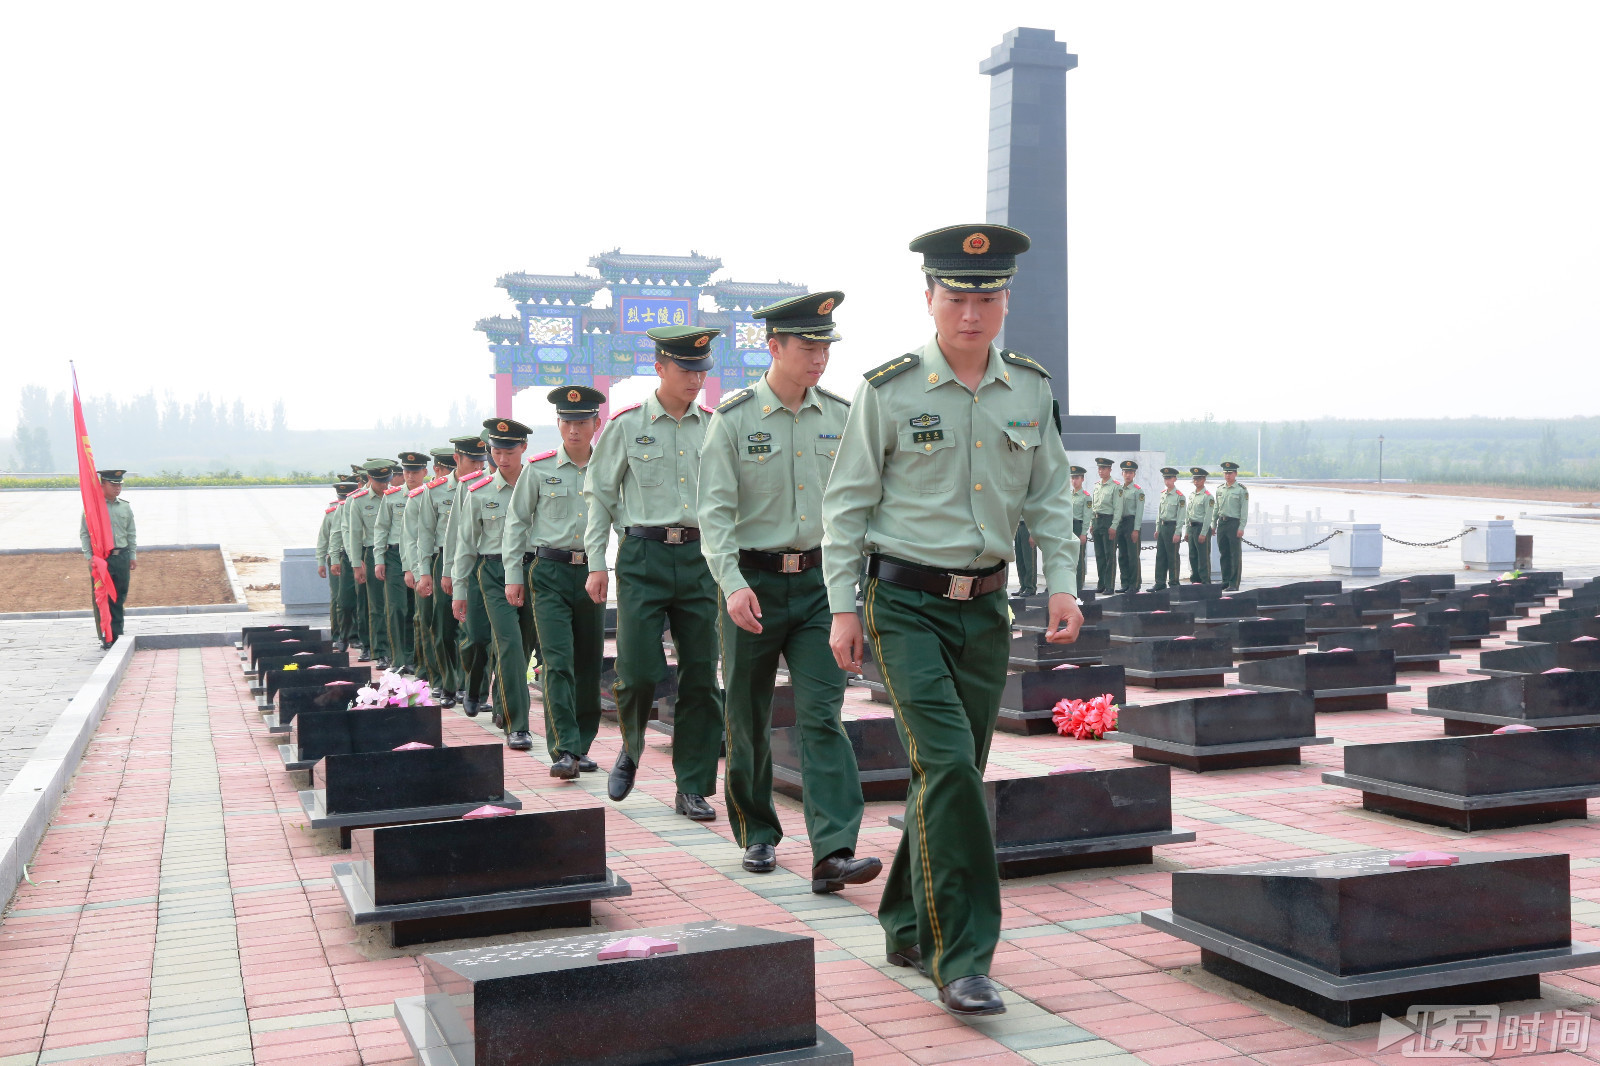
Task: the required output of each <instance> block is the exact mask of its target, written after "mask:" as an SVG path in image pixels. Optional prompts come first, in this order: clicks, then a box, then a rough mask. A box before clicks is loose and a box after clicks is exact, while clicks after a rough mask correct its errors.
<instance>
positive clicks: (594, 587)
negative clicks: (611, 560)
mask: <svg viewBox="0 0 1600 1066" xmlns="http://www.w3.org/2000/svg"><path fill="white" fill-rule="evenodd" d="M610 577H611V575H609V574H607V573H606V572H605V571H604V570H596V571H595V572H594V573H592V574H590V575H589V579H588V580H587V581H585V582H584V583H583V591H585V592H587V593H588V594H589V598H590V599H591V600H593V601H594V602H596V603H598V604H599V605H600V606H602V607H604V606H605V604H606V588H607V586H608V585H609V584H610Z"/></svg>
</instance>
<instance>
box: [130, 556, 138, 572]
mask: <svg viewBox="0 0 1600 1066" xmlns="http://www.w3.org/2000/svg"><path fill="white" fill-rule="evenodd" d="M128 569H129V570H137V569H139V560H137V559H129V560H128Z"/></svg>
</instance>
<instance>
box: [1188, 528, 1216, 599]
mask: <svg viewBox="0 0 1600 1066" xmlns="http://www.w3.org/2000/svg"><path fill="white" fill-rule="evenodd" d="M1201 537H1205V538H1206V540H1205V543H1203V544H1202V543H1201V542H1200V538H1201ZM1189 580H1190V581H1191V582H1193V583H1194V584H1197V585H1209V584H1211V531H1210V530H1209V529H1207V528H1206V527H1204V526H1202V525H1201V524H1200V523H1199V522H1190V523H1189Z"/></svg>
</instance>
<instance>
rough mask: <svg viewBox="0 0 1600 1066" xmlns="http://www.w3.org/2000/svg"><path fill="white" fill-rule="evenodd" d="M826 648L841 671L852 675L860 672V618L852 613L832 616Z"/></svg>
mask: <svg viewBox="0 0 1600 1066" xmlns="http://www.w3.org/2000/svg"><path fill="white" fill-rule="evenodd" d="M828 647H829V648H830V649H832V651H833V661H834V662H836V663H838V664H839V668H840V669H841V670H848V671H849V672H850V673H852V674H859V673H860V672H861V651H862V637H861V617H860V616H859V615H857V614H856V613H855V612H854V611H850V612H848V613H847V614H836V615H834V616H833V630H832V631H831V632H830V633H829V634H828Z"/></svg>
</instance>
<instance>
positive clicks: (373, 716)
mask: <svg viewBox="0 0 1600 1066" xmlns="http://www.w3.org/2000/svg"><path fill="white" fill-rule="evenodd" d="M439 716H440V708H439V707H438V706H437V705H435V704H429V705H427V706H423V707H374V708H372V709H369V710H358V711H344V712H341V713H337V714H298V715H296V716H295V719H294V740H292V741H290V742H289V743H287V744H279V745H278V756H279V757H280V758H281V759H283V768H284V769H285V770H309V769H311V768H312V767H313V766H315V765H316V763H317V760H318V759H322V758H326V757H327V756H329V755H353V754H355V753H357V752H363V751H393V750H394V749H395V748H398V747H399V746H400V745H402V744H410V743H413V742H416V743H421V744H429V745H432V746H433V747H435V748H442V747H444V733H443V725H442V724H441V722H440V719H439Z"/></svg>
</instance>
